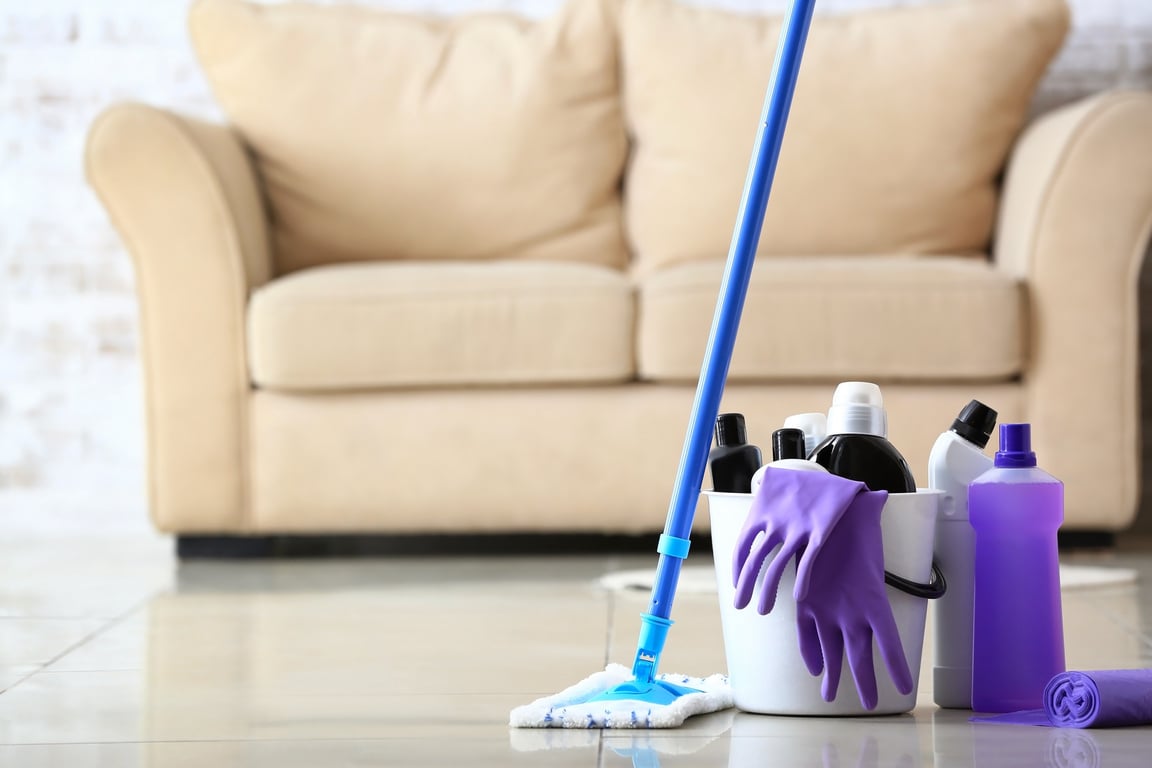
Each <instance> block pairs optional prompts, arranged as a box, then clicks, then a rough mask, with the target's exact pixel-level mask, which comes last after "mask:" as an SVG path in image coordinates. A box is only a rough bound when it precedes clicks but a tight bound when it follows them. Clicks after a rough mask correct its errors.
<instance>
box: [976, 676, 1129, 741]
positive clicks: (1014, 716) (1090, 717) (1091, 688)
mask: <svg viewBox="0 0 1152 768" xmlns="http://www.w3.org/2000/svg"><path fill="white" fill-rule="evenodd" d="M972 722H978V723H1007V724H1015V725H1045V726H1056V727H1057V728H1116V727H1119V726H1126V725H1152V669H1105V670H1094V671H1090V672H1061V673H1060V674H1058V675H1056V676H1055V677H1053V678H1052V679H1051V680H1049V681H1048V685H1046V686H1044V709H1033V710H1024V711H1022V712H1009V713H1008V714H1005V715H996V716H994V717H973V718H972Z"/></svg>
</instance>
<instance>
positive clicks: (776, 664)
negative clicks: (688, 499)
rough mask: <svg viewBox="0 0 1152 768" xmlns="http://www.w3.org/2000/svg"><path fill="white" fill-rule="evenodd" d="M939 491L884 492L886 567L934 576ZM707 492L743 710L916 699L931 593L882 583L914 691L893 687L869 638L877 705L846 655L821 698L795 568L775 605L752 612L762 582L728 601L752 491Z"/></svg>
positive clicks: (840, 709)
mask: <svg viewBox="0 0 1152 768" xmlns="http://www.w3.org/2000/svg"><path fill="white" fill-rule="evenodd" d="M942 495H943V492H942V491H936V490H927V489H921V490H920V491H918V492H917V493H893V494H889V495H888V501H887V502H886V503H885V505H884V510H883V512H882V513H881V515H880V528H881V532H882V534H883V538H884V567H885V568H886V569H887V570H888V571H890V572H892V573H894V574H896V575H897V576H902V577H904V578H905V579H908V580H910V581H914V582H918V583H921V584H926V583H928V582H929V581H930V580H931V576H932V548H933V545H934V539H935V531H936V506H937V504H938V503H939V499H940V497H941V496H942ZM704 496H705V497H707V499H708V512H709V517H710V519H711V526H712V554H713V560H714V561H715V563H716V584H717V590H718V592H719V596H720V619H721V622H722V624H723V629H724V652H725V655H726V656H727V661H728V679H729V682H730V683H731V684H732V691H733V694H734V696H735V701H736V706H737V707H739V708H740V709H742V710H744V711H745V712H758V713H762V714H770V715H870V714H871V715H887V714H895V713H898V712H908V711H910V710H911V709H912V708H913V707H914V706H915V705H916V684H917V681H918V677H919V674H920V656H921V654H922V652H923V650H924V620H925V616H926V614H927V610H928V601H927V600H925V599H923V598H919V597H913V596H912V595H909V594H907V593H905V592H901V591H899V590H896V589H893V588H892V587H886V590H887V592H888V600H889V602H890V603H891V604H892V615H893V617H894V618H895V619H896V626H897V628H898V629H899V631H900V643H901V644H902V645H903V647H904V653H905V655H906V656H907V658H908V667H909V669H910V670H911V672H912V679H913V681H914V682H913V686H912V692H911V693H908V694H902V693H900V692H899V691H897V690H896V687H895V686H894V685H893V684H892V680H891V678H890V677H889V675H888V670H887V668H886V667H885V666H884V661H883V659H882V658H881V657H880V653H879V651H878V650H877V649H876V648H875V644H874V645H873V653H872V656H873V665H874V666H875V669H876V682H877V691H878V693H879V701H878V703H877V705H876V708H875V709H873V710H867V709H865V708H864V706H863V705H862V704H861V703H860V698H859V695H858V694H857V692H856V685H855V683H854V682H853V680H852V672H851V670H850V669H849V667H848V660H847V658H845V659H844V661H843V668H842V671H841V675H840V687H839V689H838V691H837V693H836V699H835V700H834V701H830V702H828V701H824V699H823V698H822V697H821V696H820V684H821V677H814V676H812V675H810V674H808V668H807V667H806V666H805V665H804V660H803V658H801V656H800V645H799V640H798V639H797V634H796V603H795V601H794V600H793V599H792V587H793V583H794V580H795V568H794V567H793V566H789V567H787V568H785V569H784V576H783V578H781V580H780V590H779V592H778V593H777V598H776V605H775V607H774V608H773V609H772V612H771V613H769V614H768V615H767V616H761V615H760V614H759V613H757V612H756V607H755V606H756V602H757V597H758V593H759V587H757V591H756V593H755V594H753V596H752V600H751V602H750V604H749V606H748V607H747V608H745V609H743V610H737V609H736V608H735V607H734V606H733V604H732V603H733V600H734V599H735V595H736V589H735V587H734V586H733V584H732V551H733V549H734V548H735V546H736V539H737V537H738V536H739V533H740V529H741V528H742V527H743V525H744V519H745V517H747V515H748V510H749V508H750V507H751V505H752V495H751V494H747V493H716V492H706V493H705V494H704ZM945 577H947V574H945Z"/></svg>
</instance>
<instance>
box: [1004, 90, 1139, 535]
mask: <svg viewBox="0 0 1152 768" xmlns="http://www.w3.org/2000/svg"><path fill="white" fill-rule="evenodd" d="M1150 231H1152V93H1146V92H1111V93H1105V94H1101V95H1098V96H1094V97H1092V98H1090V99H1087V100H1085V101H1082V102H1079V103H1076V104H1073V105H1071V106H1069V107H1065V108H1063V109H1060V110H1057V111H1055V112H1053V113H1051V114H1049V115H1046V116H1044V117H1042V118H1040V119H1039V120H1037V121H1036V123H1034V124H1033V125H1032V126H1031V127H1030V128H1029V130H1028V131H1026V132H1025V134H1024V135H1023V137H1022V138H1021V139H1020V141H1019V143H1018V145H1017V147H1016V150H1015V153H1014V155H1013V158H1012V160H1011V162H1010V164H1009V169H1008V176H1007V179H1006V182H1005V190H1004V198H1003V201H1002V203H1001V211H1000V219H999V228H998V232H997V237H996V243H995V248H994V253H995V259H996V262H997V264H998V266H1000V267H1001V268H1003V269H1005V270H1007V271H1009V272H1010V273H1012V274H1014V275H1016V276H1018V277H1020V278H1021V279H1022V281H1023V282H1024V284H1025V286H1026V288H1027V291H1028V303H1029V311H1030V314H1031V316H1030V318H1029V320H1030V322H1029V327H1030V328H1031V339H1030V342H1029V362H1028V365H1027V368H1026V371H1025V376H1024V383H1025V386H1026V388H1027V398H1026V402H1027V404H1028V405H1027V408H1028V413H1027V418H1028V420H1029V421H1031V422H1033V423H1034V424H1035V425H1036V432H1035V439H1036V443H1037V448H1036V450H1037V451H1038V452H1039V453H1040V455H1041V456H1044V455H1045V454H1047V455H1050V456H1053V457H1057V456H1058V457H1061V458H1060V460H1059V462H1060V463H1056V464H1052V465H1045V466H1046V468H1048V469H1049V470H1050V471H1051V472H1053V474H1055V475H1056V476H1057V477H1061V478H1065V479H1071V478H1080V479H1083V478H1093V477H1106V476H1114V475H1115V474H1116V470H1115V465H1116V463H1117V462H1119V463H1121V464H1122V468H1121V469H1122V471H1121V472H1120V474H1121V476H1122V477H1123V478H1125V482H1124V483H1123V484H1122V487H1100V486H1099V484H1098V483H1091V482H1076V483H1072V482H1069V483H1067V486H1066V491H1065V492H1066V502H1067V506H1068V507H1069V509H1073V508H1075V509H1076V510H1078V511H1084V515H1080V514H1078V515H1077V516H1078V517H1079V518H1081V519H1079V520H1078V521H1077V527H1080V528H1093V527H1097V526H1096V523H1097V522H1099V523H1100V525H1099V527H1100V528H1104V529H1108V530H1119V529H1122V528H1123V527H1125V526H1126V525H1128V524H1129V523H1131V522H1132V520H1133V518H1134V516H1135V513H1136V506H1137V499H1138V496H1139V478H1140V469H1139V467H1140V428H1139V422H1140V400H1139V375H1138V371H1139V360H1138V355H1139V325H1140V323H1139V316H1138V309H1139V307H1138V285H1139V274H1140V268H1141V265H1142V263H1143V260H1144V256H1145V253H1146V249H1147V247H1148V239H1149V233H1150ZM1069 441H1080V442H1081V444H1082V446H1083V447H1082V449H1076V450H1070V445H1069ZM1058 443H1063V444H1064V445H1065V449H1064V450H1060V451H1057V450H1052V451H1047V450H1046V449H1045V446H1046V445H1056V444H1058ZM1042 464H1043V460H1042ZM1105 465H1112V467H1113V469H1111V470H1107V471H1106V466H1105ZM1085 516H1086V517H1087V518H1088V519H1087V520H1085V519H1084V517H1085Z"/></svg>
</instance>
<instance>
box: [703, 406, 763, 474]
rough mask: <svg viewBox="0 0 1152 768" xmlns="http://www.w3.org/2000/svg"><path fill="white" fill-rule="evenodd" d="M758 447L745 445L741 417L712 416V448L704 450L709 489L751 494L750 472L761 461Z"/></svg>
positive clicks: (745, 435) (726, 414)
mask: <svg viewBox="0 0 1152 768" xmlns="http://www.w3.org/2000/svg"><path fill="white" fill-rule="evenodd" d="M763 463H764V462H763V459H762V457H761V455H760V449H759V448H757V447H756V446H754V445H749V444H748V431H747V429H746V428H745V427H744V416H743V414H739V413H722V414H720V415H719V416H717V417H716V447H715V448H713V449H712V450H711V451H710V452H709V453H708V465H709V467H710V468H711V470H712V490H714V491H719V492H721V493H751V492H752V475H754V474H756V470H758V469H760V465H761V464H763Z"/></svg>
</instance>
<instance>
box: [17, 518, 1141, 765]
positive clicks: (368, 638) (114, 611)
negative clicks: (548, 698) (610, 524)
mask: <svg viewBox="0 0 1152 768" xmlns="http://www.w3.org/2000/svg"><path fill="white" fill-rule="evenodd" d="M700 557H702V558H704V562H703V563H699V562H698V558H700ZM1069 560H1071V561H1073V562H1076V563H1080V564H1089V565H1098V566H1104V567H1110V566H1114V567H1129V568H1136V569H1137V570H1138V571H1139V574H1140V578H1139V580H1138V581H1137V583H1136V584H1128V585H1122V586H1116V587H1104V588H1100V587H1097V588H1091V589H1084V588H1081V589H1071V590H1069V591H1067V592H1066V593H1065V596H1064V611H1065V634H1066V644H1067V653H1068V663H1069V666H1070V667H1072V668H1087V669H1091V668H1119V667H1134V666H1141V667H1144V666H1152V586H1150V581H1149V580H1150V577H1152V553H1141V552H1129V551H1122V552H1118V553H1096V554H1092V553H1079V554H1076V555H1073V556H1071V557H1070V558H1069ZM692 561H697V564H707V554H706V553H705V554H703V555H700V556H698V555H696V554H693V556H692V560H690V562H692ZM651 565H653V560H652V559H651V558H649V557H637V556H613V555H595V556H588V555H584V556H564V557H493V556H481V555H477V556H472V557H408V558H392V559H387V560H344V561H331V560H329V561H278V562H239V563H238V562H233V563H219V562H217V563H207V562H199V563H191V564H183V565H178V564H177V563H175V562H174V561H173V559H172V557H171V555H170V545H168V544H167V543H166V542H163V541H159V540H154V539H141V540H96V539H77V540H60V539H57V540H42V541H19V542H17V541H4V542H3V543H0V690H2V691H3V693H0V765H13V766H17V765H18V766H27V767H28V768H36V767H37V766H56V765H67V766H69V767H70V768H76V767H78V766H88V765H100V766H116V767H117V768H120V767H123V768H135V767H136V766H185V765H187V766H193V765H195V766H201V765H203V766H213V767H214V768H230V767H231V766H278V767H279V766H285V767H289V768H290V767H291V766H303V765H308V766H312V765H324V766H327V765H333V766H337V765H355V766H360V765H404V766H408V765H413V766H415V765H426V766H440V765H443V766H454V765H465V764H467V765H481V766H483V765H491V766H506V765H508V766H515V765H533V766H552V765H557V766H569V765H570V766H630V765H631V766H649V767H653V766H660V765H665V766H729V767H730V768H736V767H740V768H744V767H749V768H751V767H752V766H807V765H812V766H822V767H823V768H832V767H833V766H845V767H848V766H917V765H935V766H940V767H941V768H944V767H946V766H970V765H977V766H982V767H985V766H987V767H996V766H1077V767H1079V766H1115V765H1132V766H1137V765H1139V766H1143V765H1147V761H1148V757H1147V755H1148V754H1149V753H1150V751H1152V728H1140V729H1119V730H1109V731H1090V732H1089V731H1073V730H1061V729H1049V728H1030V727H1020V726H998V725H973V724H971V723H969V722H968V719H967V718H968V713H965V712H955V711H945V710H939V709H937V708H936V707H935V706H933V705H932V703H931V702H932V697H931V690H930V688H929V686H930V685H931V674H930V671H929V673H928V674H924V672H923V670H922V673H921V678H920V680H921V682H920V688H919V704H918V706H917V708H916V710H915V711H914V712H913V713H911V714H908V715H900V716H893V717H879V718H834V719H833V718H824V719H822V718H783V717H767V716H762V715H751V714H744V713H740V712H737V711H734V710H729V711H727V712H721V713H718V714H715V715H709V716H707V717H700V718H695V719H693V720H690V721H689V722H688V724H687V725H686V726H685V727H684V728H681V729H678V730H674V731H667V732H640V733H627V732H605V733H601V732H599V731H567V732H559V731H510V730H509V729H508V728H507V726H506V722H507V716H508V712H509V710H510V709H511V708H512V707H513V706H515V705H517V704H521V703H525V702H527V701H530V700H532V699H534V698H536V697H538V696H541V695H544V694H547V693H552V692H555V691H558V690H560V689H562V688H564V687H566V686H568V685H570V684H572V683H574V682H576V681H577V680H579V679H581V678H583V677H585V676H586V675H588V674H590V673H591V672H593V671H595V670H598V669H601V668H603V666H604V664H605V663H606V662H608V661H618V662H622V663H625V664H627V663H629V662H630V660H631V657H632V652H633V650H634V643H635V641H636V633H637V631H638V628H639V620H638V614H639V613H640V612H641V611H642V610H644V608H645V607H646V601H647V594H646V593H644V592H642V591H611V590H607V589H605V588H604V587H603V586H601V585H600V584H599V583H598V578H599V577H600V576H602V575H603V574H605V573H607V572H610V571H617V570H621V569H627V568H645V567H649V566H651ZM674 617H675V618H676V620H677V623H676V625H675V627H674V628H673V630H672V633H671V634H670V636H669V641H668V647H667V651H666V654H665V657H664V660H663V664H662V668H663V669H664V670H666V671H682V672H685V673H689V674H709V673H712V672H716V671H722V670H723V669H724V668H725V662H724V651H723V644H722V640H721V632H720V622H719V609H718V605H717V600H716V598H715V596H714V595H711V594H708V593H707V592H706V591H703V592H701V591H695V592H687V593H685V594H682V595H680V596H679V597H678V599H677V603H676V607H675V610H674ZM926 647H927V648H931V644H930V641H929V643H928V644H927V646H926ZM930 665H931V658H930V654H926V658H925V664H924V667H925V668H927V669H929V670H930Z"/></svg>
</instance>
